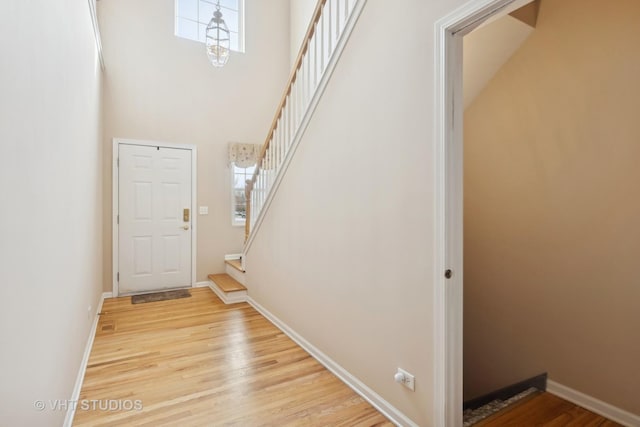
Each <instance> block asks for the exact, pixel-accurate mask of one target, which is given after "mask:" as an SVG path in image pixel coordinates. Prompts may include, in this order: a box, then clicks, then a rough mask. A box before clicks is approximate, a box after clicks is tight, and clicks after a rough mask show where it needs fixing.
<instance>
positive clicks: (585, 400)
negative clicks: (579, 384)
mask: <svg viewBox="0 0 640 427" xmlns="http://www.w3.org/2000/svg"><path fill="white" fill-rule="evenodd" d="M547 391H548V392H549V393H551V394H554V395H556V396H558V397H561V398H563V399H564V400H568V401H569V402H571V403H575V404H576V405H578V406H582V407H583V408H585V409H588V410H590V411H592V412H595V413H596V414H599V415H602V416H603V417H606V418H608V419H610V420H611V421H615V422H617V423H618V424H622V425H624V426H627V427H637V426H640V416H638V415H635V414H632V413H631V412H627V411H625V410H623V409H620V408H616V407H615V406H613V405H610V404H608V403H605V402H603V401H602V400H598V399H596V398H595V397H591V396H588V395H586V394H584V393H581V392H579V391H577V390H574V389H572V388H569V387H567V386H564V385H562V384H559V383H557V382H555V381H552V380H547Z"/></svg>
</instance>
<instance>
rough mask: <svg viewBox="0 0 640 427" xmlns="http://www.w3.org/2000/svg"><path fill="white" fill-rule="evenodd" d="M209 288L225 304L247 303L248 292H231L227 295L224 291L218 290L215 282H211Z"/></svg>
mask: <svg viewBox="0 0 640 427" xmlns="http://www.w3.org/2000/svg"><path fill="white" fill-rule="evenodd" d="M207 286H209V288H211V290H212V291H213V292H214V293H215V294H216V295H217V296H218V298H220V299H221V300H222V302H223V303H225V304H237V303H240V302H247V298H248V297H249V296H248V295H247V291H240V292H231V293H230V294H229V295H227V294H225V293H224V292H223V291H222V289H220V288H218V285H216V284H215V283H214V282H213V281H211V280H209V282H208V284H207Z"/></svg>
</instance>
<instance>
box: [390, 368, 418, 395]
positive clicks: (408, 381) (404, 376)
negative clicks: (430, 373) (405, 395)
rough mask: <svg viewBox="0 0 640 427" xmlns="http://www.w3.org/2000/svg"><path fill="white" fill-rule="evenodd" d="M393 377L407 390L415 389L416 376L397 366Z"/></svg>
mask: <svg viewBox="0 0 640 427" xmlns="http://www.w3.org/2000/svg"><path fill="white" fill-rule="evenodd" d="M393 379H394V380H395V382H397V383H398V384H402V385H403V386H405V387H406V388H408V389H409V390H411V391H416V377H414V376H413V375H412V374H410V373H409V372H407V371H405V370H404V369H400V368H398V372H396V374H395V375H394V376H393Z"/></svg>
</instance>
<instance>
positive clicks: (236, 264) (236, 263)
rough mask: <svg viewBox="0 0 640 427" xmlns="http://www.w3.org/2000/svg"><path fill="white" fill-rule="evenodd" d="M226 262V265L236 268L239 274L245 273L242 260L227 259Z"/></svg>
mask: <svg viewBox="0 0 640 427" xmlns="http://www.w3.org/2000/svg"><path fill="white" fill-rule="evenodd" d="M224 262H225V263H226V264H229V265H230V266H231V267H233V268H235V269H236V270H238V271H239V272H241V273H244V270H243V269H242V261H241V260H239V259H227V260H225V261H224Z"/></svg>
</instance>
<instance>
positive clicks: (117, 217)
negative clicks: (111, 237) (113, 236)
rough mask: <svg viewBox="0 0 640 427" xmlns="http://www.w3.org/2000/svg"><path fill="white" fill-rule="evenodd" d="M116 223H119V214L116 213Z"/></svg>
mask: <svg viewBox="0 0 640 427" xmlns="http://www.w3.org/2000/svg"><path fill="white" fill-rule="evenodd" d="M116 224H120V215H116Z"/></svg>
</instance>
